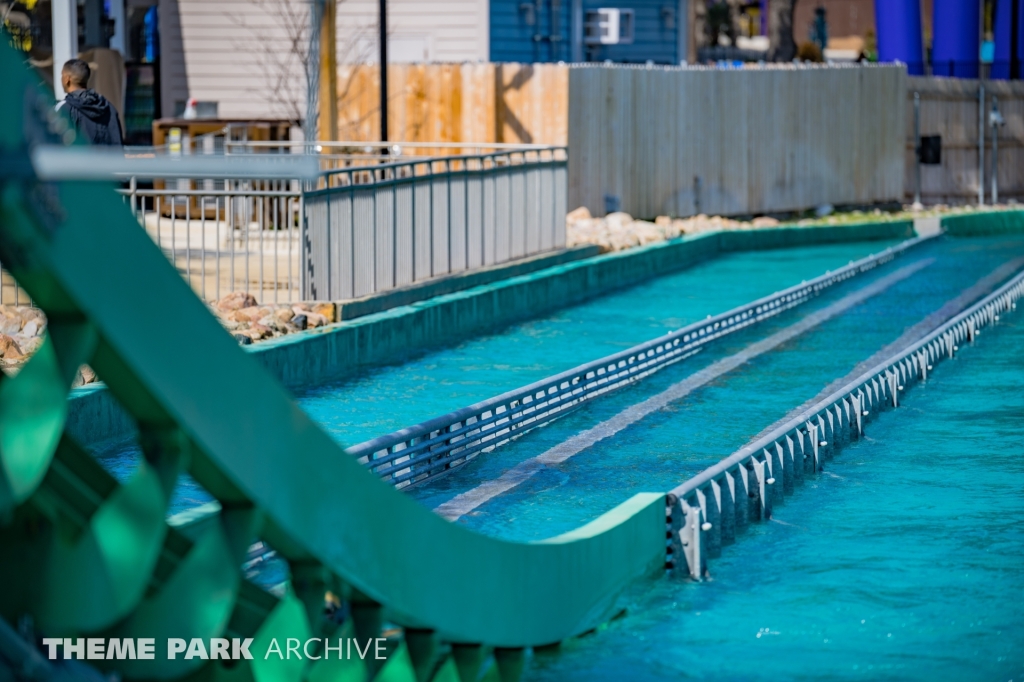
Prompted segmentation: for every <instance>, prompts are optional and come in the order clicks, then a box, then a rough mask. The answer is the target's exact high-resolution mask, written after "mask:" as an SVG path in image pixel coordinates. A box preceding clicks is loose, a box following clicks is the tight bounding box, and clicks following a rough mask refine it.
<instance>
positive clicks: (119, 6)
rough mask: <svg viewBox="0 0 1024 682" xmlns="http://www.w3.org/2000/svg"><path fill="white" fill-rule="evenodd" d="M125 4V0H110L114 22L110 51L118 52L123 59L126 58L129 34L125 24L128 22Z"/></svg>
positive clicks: (111, 16) (111, 15)
mask: <svg viewBox="0 0 1024 682" xmlns="http://www.w3.org/2000/svg"><path fill="white" fill-rule="evenodd" d="M124 2H125V0H110V18H111V19H113V20H114V35H112V36H111V37H110V49H111V50H117V51H118V52H120V53H121V56H122V57H126V54H125V47H126V46H125V36H126V35H127V33H126V31H125V29H126V28H127V27H126V25H125V22H126V21H127V20H128V19H127V12H125V8H124Z"/></svg>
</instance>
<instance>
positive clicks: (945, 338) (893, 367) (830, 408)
mask: <svg viewBox="0 0 1024 682" xmlns="http://www.w3.org/2000/svg"><path fill="white" fill-rule="evenodd" d="M1022 295H1024V272H1020V273H1018V274H1017V275H1016V276H1015V277H1013V278H1012V279H1011V280H1010V281H1009V282H1007V283H1006V284H1004V285H1003V286H1002V287H1000V288H999V289H997V290H996V291H994V292H993V293H991V294H989V295H988V296H986V297H985V298H983V299H982V300H980V301H978V302H977V303H975V304H974V305H973V306H971V307H970V308H968V309H967V310H965V311H964V312H962V313H960V314H959V315H957V316H955V317H953V318H952V319H950V320H949V321H947V322H946V323H944V324H942V325H940V326H939V327H938V328H937V329H935V330H934V331H933V332H931V333H930V334H928V335H927V336H926V337H924V338H923V339H921V340H920V341H918V342H916V343H914V344H911V345H910V346H908V347H907V348H905V349H904V350H902V351H900V352H898V353H896V354H894V355H892V356H890V357H889V358H888V359H886V360H885V361H883V362H881V363H879V364H877V365H876V366H875V367H873V368H872V369H870V370H868V371H867V372H864V373H863V374H861V375H860V376H859V377H857V378H856V379H854V380H853V381H850V382H849V383H847V384H846V385H845V386H843V387H842V388H840V389H838V390H836V391H835V392H833V393H832V394H830V395H829V396H828V397H826V398H824V399H822V400H820V401H818V402H817V403H815V404H814V405H812V406H811V407H808V408H807V409H806V410H803V411H801V412H800V413H799V414H798V415H797V416H795V417H793V418H792V419H790V420H788V421H787V422H786V423H784V424H782V425H781V426H779V427H778V428H776V429H774V430H772V431H771V432H770V433H768V434H767V435H765V436H764V437H762V438H759V439H757V440H755V441H754V442H753V443H750V444H748V445H745V446H744V447H743V448H741V449H740V450H738V451H737V452H736V453H734V454H733V455H730V456H729V457H727V458H725V459H723V460H722V461H720V462H718V463H717V464H715V465H714V466H711V467H709V468H707V469H705V470H704V471H702V472H700V473H699V474H697V475H696V476H693V477H691V478H689V479H688V480H686V481H685V482H684V483H682V484H681V485H679V486H677V487H676V488H674V489H673V490H672V491H671V492H670V493H669V502H670V504H671V505H679V506H680V511H679V513H678V514H676V515H674V516H673V519H674V521H673V524H674V528H673V531H672V537H673V542H675V541H676V540H677V539H678V540H680V542H679V543H677V544H679V545H680V547H679V549H677V552H678V551H681V552H682V554H684V555H685V556H686V560H687V562H688V564H689V565H688V570H689V572H690V574H691V575H692V577H694V578H697V579H700V578H701V577H702V576H703V575H704V571H705V567H704V562H705V560H703V559H700V558H699V554H700V548H701V547H703V546H704V545H706V544H708V538H705V537H704V534H706V533H714V534H716V535H712V536H711V539H712V540H714V541H713V542H711V544H712V545H718V546H720V545H721V533H722V532H723V531H722V529H723V528H726V527H730V528H731V527H733V524H735V520H736V519H737V518H741V517H743V518H745V517H746V516H747V513H748V512H746V511H744V510H743V509H742V506H743V505H745V504H747V503H748V502H747V500H748V499H749V500H752V501H753V504H754V506H755V510H754V513H755V517H762V518H770V516H771V512H772V507H773V505H774V503H775V502H777V501H781V499H782V497H783V496H784V495H785V494H788V493H789V492H790V491H791V489H792V486H793V484H794V482H796V481H799V480H801V479H802V478H803V475H804V473H805V469H812V470H813V471H818V470H819V469H820V467H821V465H822V463H823V462H824V461H826V460H827V459H830V458H831V457H832V456H834V455H835V453H836V451H837V450H838V449H840V448H841V447H843V446H844V445H846V444H847V443H849V442H850V441H852V440H856V439H859V438H860V437H861V436H862V435H863V425H864V423H865V422H867V421H869V420H870V419H873V418H874V417H875V416H877V413H878V412H880V411H881V410H882V409H885V408H891V407H896V406H898V404H899V394H900V392H901V391H904V390H905V389H906V388H909V386H910V385H911V384H912V383H913V382H916V381H921V380H924V379H926V378H927V375H928V372H930V371H931V370H932V367H933V366H934V365H935V364H937V363H938V362H939V361H941V360H943V359H946V358H951V357H953V355H954V353H955V352H956V351H957V350H958V348H959V346H958V344H960V343H963V342H964V341H965V340H966V341H969V342H971V341H974V339H975V337H976V336H977V333H978V329H979V328H980V327H982V326H985V325H987V324H992V323H994V322H996V321H998V320H999V313H1000V312H1003V311H1006V310H1012V309H1015V308H1016V301H1017V299H1019V298H1020V297H1021V296H1022ZM716 489H717V491H716ZM726 493H729V494H726ZM720 519H721V521H720ZM719 525H721V527H718V526H719ZM677 536H678V537H677Z"/></svg>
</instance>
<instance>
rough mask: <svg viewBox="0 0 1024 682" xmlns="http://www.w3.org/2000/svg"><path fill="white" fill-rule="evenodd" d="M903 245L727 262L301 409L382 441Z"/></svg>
mask: <svg viewBox="0 0 1024 682" xmlns="http://www.w3.org/2000/svg"><path fill="white" fill-rule="evenodd" d="M894 243H896V242H860V243H854V244H833V245H826V246H813V247H802V248H795V249H778V250H770V251H754V252H747V253H735V254H727V255H725V256H722V257H720V258H716V259H714V260H711V261H708V262H707V263H704V264H701V265H697V266H694V267H692V268H688V269H686V270H683V271H681V272H678V273H675V274H672V275H667V276H664V277H659V278H657V279H654V280H651V281H649V282H646V283H644V284H641V285H639V286H635V287H632V288H630V289H626V290H624V291H621V292H617V293H613V294H610V295H608V296H602V297H600V298H598V299H595V300H593V301H590V302H587V303H583V304H581V305H576V306H572V307H570V308H565V309H563V310H560V311H558V312H556V313H554V314H551V315H546V316H544V317H540V318H537V319H534V320H530V321H528V322H524V323H522V324H518V325H514V326H512V327H510V328H507V329H503V330H501V331H500V332H498V333H495V334H488V335H483V336H479V337H476V338H473V339H470V340H467V341H464V342H462V343H459V344H458V345H455V346H452V347H449V348H444V349H441V350H438V351H434V352H431V353H427V354H425V355H422V356H421V357H418V358H414V359H412V360H410V361H408V362H405V363H404V364H401V365H395V366H390V367H382V368H376V369H374V370H371V371H368V372H366V373H364V374H363V375H361V376H359V377H356V378H355V379H350V380H347V381H345V382H343V383H340V384H333V385H327V386H322V387H318V388H315V389H312V390H310V391H308V392H306V393H304V394H302V395H300V396H299V403H300V404H301V405H302V407H303V409H305V410H306V412H308V413H309V414H310V416H312V417H313V418H314V419H315V420H316V421H318V422H319V423H320V424H322V425H323V426H324V428H326V429H327V430H328V431H329V432H330V433H331V434H332V435H334V436H335V437H336V438H337V439H338V440H339V441H341V442H342V443H344V444H346V445H354V444H356V443H360V442H363V441H365V440H369V439H371V438H376V437H377V436H381V435H384V434H386V433H391V432H392V431H397V430H398V429H401V428H405V427H407V426H411V425H413V424H418V423H420V422H422V421H426V420H427V419H430V418H432V417H436V416H438V415H441V414H445V413H447V412H451V411H452V410H457V409H459V408H462V407H465V406H467V405H471V404H473V403H475V402H479V401H481V400H486V399H487V398H491V397H493V396H496V395H499V394H501V393H504V392H505V391H510V390H512V389H515V388H519V387H520V386H525V385H527V384H529V383H531V382H533V381H539V380H541V379H544V378H546V377H549V376H551V375H553V374H557V373H558V372H562V371H564V370H567V369H571V368H573V367H576V366H577V365H580V364H582V363H584V362H588V361H590V360H596V359H597V358H601V357H604V356H605V355H609V354H611V353H616V352H618V351H621V350H625V349H627V348H630V347H632V346H634V345H636V344H638V343H642V342H644V341H649V340H651V339H653V338H656V337H658V336H661V335H662V334H665V333H666V332H669V331H673V330H675V329H679V328H680V327H683V326H685V325H687V324H690V323H692V322H696V321H697V320H702V319H704V318H706V317H708V316H709V315H717V314H718V313H722V312H725V311H726V310H729V309H731V308H734V307H736V306H740V305H743V304H744V303H749V302H750V301H753V300H756V299H758V298H761V297H762V296H768V295H770V294H773V293H775V292H776V291H780V290H782V289H785V288H787V287H790V286H792V285H794V284H799V283H800V282H801V281H804V280H808V279H813V278H815V277H817V276H819V275H822V274H824V273H825V271H826V270H830V269H832V270H834V269H836V268H838V267H842V266H843V265H846V264H847V263H848V262H850V261H852V260H857V259H860V258H863V257H865V256H867V255H869V254H871V253H878V252H880V251H882V250H884V249H885V248H886V247H887V246H890V245H892V244H894Z"/></svg>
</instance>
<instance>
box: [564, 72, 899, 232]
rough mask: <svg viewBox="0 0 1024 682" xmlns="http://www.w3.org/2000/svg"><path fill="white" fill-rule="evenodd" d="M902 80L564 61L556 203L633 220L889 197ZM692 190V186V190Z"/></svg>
mask: <svg viewBox="0 0 1024 682" xmlns="http://www.w3.org/2000/svg"><path fill="white" fill-rule="evenodd" d="M906 80H907V77H906V72H905V71H904V69H903V67H898V66H888V65H886V66H877V65H869V66H794V65H784V66H762V67H759V68H747V69H736V70H725V69H703V68H678V67H643V66H640V67H631V66H621V65H616V66H603V65H593V66H573V67H570V75H569V140H568V141H569V149H570V154H569V206H570V207H576V206H586V207H587V208H588V209H590V211H591V212H592V213H594V214H595V215H602V214H603V213H604V210H605V205H606V201H605V197H606V195H608V196H612V197H617V198H618V200H619V205H620V208H621V210H623V211H626V212H628V213H630V214H632V215H633V216H635V217H643V218H653V217H655V216H658V215H672V216H686V215H694V214H696V213H698V212H700V213H706V214H724V215H738V214H757V213H770V212H782V211H792V210H800V209H805V208H810V207H814V206H819V205H821V204H825V203H831V204H835V205H840V204H868V203H873V202H880V201H889V200H899V199H902V197H903V191H904V165H905V159H904V134H905V130H906V106H905V102H906V94H905V93H906ZM698 184H699V189H698V188H697V186H698Z"/></svg>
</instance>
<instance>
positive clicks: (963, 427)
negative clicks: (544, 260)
mask: <svg viewBox="0 0 1024 682" xmlns="http://www.w3.org/2000/svg"><path fill="white" fill-rule="evenodd" d="M1022 451H1024V312H1022V311H1020V310H1018V311H1017V312H1016V313H1012V314H1010V315H1004V317H1003V321H1002V322H1001V323H1000V325H999V326H998V327H997V328H995V329H992V330H991V331H986V332H985V333H984V334H982V335H981V337H980V339H979V342H978V343H977V344H976V345H975V346H974V347H970V348H964V349H962V351H961V353H960V355H959V357H958V358H957V359H955V360H953V361H951V362H944V363H942V364H940V365H939V366H938V367H937V368H936V371H935V372H934V373H933V374H930V375H929V378H928V381H927V382H926V383H924V384H921V385H918V386H915V387H914V388H913V390H911V391H909V392H908V393H907V394H906V395H905V396H904V401H903V404H902V406H901V407H900V408H899V409H898V410H895V411H888V412H885V413H882V414H881V415H880V416H879V418H878V419H877V421H874V422H872V423H870V424H869V426H868V428H867V438H866V439H865V440H864V441H862V442H860V443H857V444H854V445H853V446H851V447H849V448H846V449H844V450H843V451H842V453H841V454H840V455H839V456H838V457H837V458H836V459H835V460H834V461H832V462H831V463H830V464H829V465H828V471H827V473H826V474H822V475H818V476H816V477H815V478H813V479H810V481H809V482H808V483H806V484H805V485H804V486H802V487H801V488H798V490H797V492H796V494H795V495H792V496H787V498H786V502H785V505H784V506H782V507H780V508H778V509H777V510H776V511H775V517H774V519H773V521H772V522H769V523H764V524H759V525H756V526H752V527H750V528H749V529H748V530H747V531H746V532H745V533H743V534H742V535H741V536H740V537H739V539H738V542H737V544H735V545H733V546H729V547H726V548H725V549H724V552H723V556H722V557H721V558H719V559H715V560H712V562H711V566H710V569H711V574H712V580H711V581H710V582H706V583H701V584H698V583H692V582H689V581H683V580H679V579H671V580H664V581H659V582H657V583H655V585H654V586H653V588H652V589H650V590H649V591H648V592H647V593H646V594H645V595H644V596H643V597H642V598H640V599H637V600H635V601H634V602H633V603H632V604H631V605H630V607H629V609H628V612H627V614H626V616H625V617H624V618H621V619H618V620H616V621H613V622H612V623H610V624H609V625H607V626H604V627H602V628H601V629H600V630H599V631H598V632H595V633H593V634H591V635H588V636H585V637H582V638H579V639H576V640H572V641H569V642H566V643H564V644H563V645H562V646H560V647H558V648H557V649H554V650H549V651H545V652H538V653H535V654H534V656H533V658H532V659H531V660H530V661H529V663H528V667H527V671H526V674H525V675H524V680H527V681H529V682H548V681H551V682H555V681H556V680H557V681H560V680H570V681H571V680H588V681H594V682H600V681H605V680H607V681H613V680H614V681H620V680H621V681H634V680H635V681H637V682H645V681H648V680H650V681H651V682H654V681H661V680H670V679H671V680H715V681H716V682H727V681H730V680H737V681H738V680H749V681H752V682H753V681H760V680H765V681H771V682H777V681H779V680H808V681H811V680H814V681H818V680H872V681H875V680H878V681H888V680H892V681H905V680H911V681H916V680H921V681H925V680H928V681H933V680H940V681H944V680H950V681H965V682H973V681H975V680H977V681H978V682H982V681H992V682H996V681H999V682H1005V681H1006V680H1021V679H1024V600H1021V599H1020V598H1019V594H1018V592H1019V589H1020V585H1021V584H1022V582H1024V562H1022V560H1021V559H1022V557H1024V496H1022V495H1021V492H1020V490H1021V485H1020V481H1021V480H1022V476H1024V458H1022V457H1021V452H1022Z"/></svg>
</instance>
